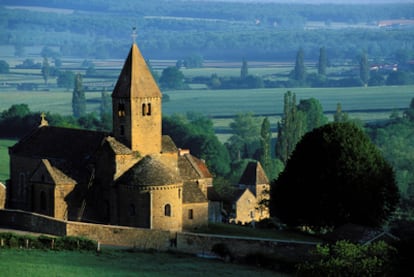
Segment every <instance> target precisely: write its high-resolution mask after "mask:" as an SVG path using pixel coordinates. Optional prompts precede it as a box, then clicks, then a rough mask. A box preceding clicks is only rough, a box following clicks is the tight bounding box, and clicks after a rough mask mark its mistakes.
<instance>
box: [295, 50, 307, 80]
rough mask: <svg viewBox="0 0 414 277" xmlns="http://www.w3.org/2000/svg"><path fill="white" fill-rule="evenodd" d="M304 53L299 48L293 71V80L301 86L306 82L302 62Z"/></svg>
mask: <svg viewBox="0 0 414 277" xmlns="http://www.w3.org/2000/svg"><path fill="white" fill-rule="evenodd" d="M304 55H305V54H304V51H303V48H302V47H301V48H300V49H299V50H298V52H297V54H296V61H295V69H294V70H293V79H294V80H296V81H298V82H299V84H300V85H303V84H304V82H305V80H306V68H305V62H304Z"/></svg>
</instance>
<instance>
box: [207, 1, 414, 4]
mask: <svg viewBox="0 0 414 277" xmlns="http://www.w3.org/2000/svg"><path fill="white" fill-rule="evenodd" d="M205 1H227V2H262V3H266V2H267V3H310V4H319V3H331V4H351V3H353V4H379V3H412V4H414V0H205Z"/></svg>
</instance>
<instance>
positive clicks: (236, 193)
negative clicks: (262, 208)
mask: <svg viewBox="0 0 414 277" xmlns="http://www.w3.org/2000/svg"><path fill="white" fill-rule="evenodd" d="M246 193H247V194H251V195H252V197H253V198H256V196H255V195H254V194H253V192H252V191H251V190H249V189H248V188H246V189H237V190H236V191H234V193H233V196H232V202H233V203H236V202H237V201H239V199H240V198H241V197H242V196H243V195H244V194H246Z"/></svg>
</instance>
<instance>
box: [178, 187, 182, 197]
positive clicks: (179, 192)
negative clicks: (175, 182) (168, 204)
mask: <svg viewBox="0 0 414 277" xmlns="http://www.w3.org/2000/svg"><path fill="white" fill-rule="evenodd" d="M178 199H181V189H178Z"/></svg>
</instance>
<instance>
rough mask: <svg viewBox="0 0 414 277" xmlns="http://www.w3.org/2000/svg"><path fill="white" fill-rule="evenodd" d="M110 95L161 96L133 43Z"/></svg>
mask: <svg viewBox="0 0 414 277" xmlns="http://www.w3.org/2000/svg"><path fill="white" fill-rule="evenodd" d="M112 97H117V98H137V97H140V98H141V97H162V96H161V92H160V89H159V88H158V86H157V83H156V82H155V80H154V78H153V77H152V73H151V71H150V70H149V68H148V66H147V63H146V61H145V59H144V58H143V56H142V54H141V52H140V51H139V49H138V46H137V45H136V44H135V43H134V44H133V45H132V46H131V50H130V51H129V54H128V57H127V59H126V60H125V63H124V66H123V68H122V71H121V74H120V75H119V78H118V81H117V83H116V85H115V88H114V90H113V92H112Z"/></svg>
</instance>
